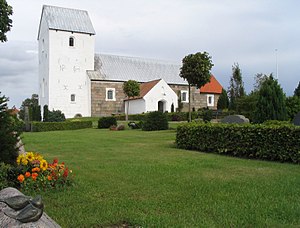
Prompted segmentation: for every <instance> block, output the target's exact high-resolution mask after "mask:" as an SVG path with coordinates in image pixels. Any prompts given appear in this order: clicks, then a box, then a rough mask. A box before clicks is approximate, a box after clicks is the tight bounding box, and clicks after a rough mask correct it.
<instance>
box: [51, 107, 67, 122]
mask: <svg viewBox="0 0 300 228" xmlns="http://www.w3.org/2000/svg"><path fill="white" fill-rule="evenodd" d="M65 120H66V117H65V114H63V113H62V111H60V110H53V111H49V112H48V122H63V121H65Z"/></svg>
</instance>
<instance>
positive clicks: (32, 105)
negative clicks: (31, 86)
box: [19, 94, 39, 121]
mask: <svg viewBox="0 0 300 228" xmlns="http://www.w3.org/2000/svg"><path fill="white" fill-rule="evenodd" d="M38 103H39V96H38V95H37V94H32V95H31V98H27V99H25V100H24V101H23V102H22V105H21V107H20V112H19V117H20V119H22V120H25V106H28V107H29V121H32V120H36V118H35V117H36V116H37V114H36V111H35V110H33V109H36V107H37V106H38V105H39V104H38ZM34 115H35V116H34Z"/></svg>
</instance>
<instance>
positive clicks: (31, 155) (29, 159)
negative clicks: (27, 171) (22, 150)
mask: <svg viewBox="0 0 300 228" xmlns="http://www.w3.org/2000/svg"><path fill="white" fill-rule="evenodd" d="M26 159H27V160H28V161H30V162H32V161H33V160H34V154H33V152H27V153H26Z"/></svg>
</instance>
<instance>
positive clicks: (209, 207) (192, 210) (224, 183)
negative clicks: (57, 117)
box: [23, 129, 300, 227]
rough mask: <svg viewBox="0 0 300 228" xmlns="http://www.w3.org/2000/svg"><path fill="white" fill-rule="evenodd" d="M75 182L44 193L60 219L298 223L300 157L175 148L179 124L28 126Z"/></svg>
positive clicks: (37, 147)
mask: <svg viewBox="0 0 300 228" xmlns="http://www.w3.org/2000/svg"><path fill="white" fill-rule="evenodd" d="M23 136H24V138H23V141H24V143H25V144H26V150H27V151H35V152H40V153H42V154H43V155H44V156H45V157H46V158H47V159H48V160H52V159H53V158H55V157H58V158H59V160H60V161H61V162H62V161H65V162H66V164H67V165H68V166H69V167H70V168H72V169H73V173H75V175H76V186H75V187H73V188H71V189H68V190H65V191H52V192H46V193H42V195H43V198H44V201H45V211H46V213H47V214H48V215H49V216H50V217H52V218H53V219H54V220H55V221H57V222H58V223H59V224H60V225H61V226H62V227H101V226H110V225H114V224H120V223H122V221H126V222H127V223H129V224H132V225H141V226H143V227H293V226H294V227H299V226H300V172H299V165H293V164H280V163H273V162H265V161H255V160H244V159H237V158H232V157H225V156H220V155H214V154H204V153H200V152H194V151H185V150H180V149H176V147H175V145H174V141H175V131H158V132H143V131H141V130H125V131H109V130H99V129H85V130H76V131H60V132H42V133H24V135H23Z"/></svg>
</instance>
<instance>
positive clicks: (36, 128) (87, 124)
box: [31, 121, 93, 132]
mask: <svg viewBox="0 0 300 228" xmlns="http://www.w3.org/2000/svg"><path fill="white" fill-rule="evenodd" d="M92 125H93V122H92V121H65V122H32V123H31V129H32V131H33V132H40V131H62V130H77V129H83V128H92Z"/></svg>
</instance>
